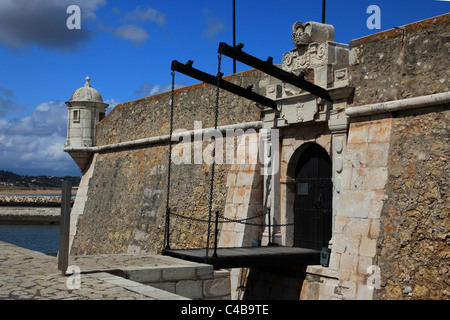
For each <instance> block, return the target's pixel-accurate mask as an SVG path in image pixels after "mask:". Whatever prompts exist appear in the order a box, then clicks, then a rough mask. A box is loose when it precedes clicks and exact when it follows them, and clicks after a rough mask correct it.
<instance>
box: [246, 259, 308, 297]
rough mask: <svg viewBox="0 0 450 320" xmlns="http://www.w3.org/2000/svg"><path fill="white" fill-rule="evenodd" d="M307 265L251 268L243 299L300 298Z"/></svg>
mask: <svg viewBox="0 0 450 320" xmlns="http://www.w3.org/2000/svg"><path fill="white" fill-rule="evenodd" d="M305 277H306V266H299V267H297V268H250V269H248V277H247V283H246V286H245V290H244V296H243V300H299V298H300V292H301V291H302V286H303V281H304V280H305Z"/></svg>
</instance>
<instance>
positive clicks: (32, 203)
mask: <svg viewBox="0 0 450 320" xmlns="http://www.w3.org/2000/svg"><path fill="white" fill-rule="evenodd" d="M73 201H74V198H72V204H73ZM60 214H61V197H60V196H21V195H5V196H0V224H59V217H60Z"/></svg>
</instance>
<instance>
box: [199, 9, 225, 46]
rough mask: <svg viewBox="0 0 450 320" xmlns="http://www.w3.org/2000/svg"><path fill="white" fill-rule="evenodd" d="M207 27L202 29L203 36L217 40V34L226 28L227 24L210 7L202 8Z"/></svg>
mask: <svg viewBox="0 0 450 320" xmlns="http://www.w3.org/2000/svg"><path fill="white" fill-rule="evenodd" d="M202 13H203V17H204V22H205V24H206V28H205V29H204V30H203V31H202V36H203V37H205V38H206V39H208V40H216V37H217V35H218V34H219V33H220V32H222V31H223V30H225V24H224V23H223V22H222V21H221V20H220V19H219V18H217V17H216V16H214V15H213V14H212V11H211V10H209V9H204V10H202Z"/></svg>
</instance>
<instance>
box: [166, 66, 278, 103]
mask: <svg viewBox="0 0 450 320" xmlns="http://www.w3.org/2000/svg"><path fill="white" fill-rule="evenodd" d="M192 63H193V62H192V61H189V62H188V63H186V64H183V63H181V62H178V61H177V60H173V61H172V67H171V70H173V71H177V72H180V73H183V74H185V75H187V76H190V77H192V78H195V79H197V80H200V81H202V82H206V83H209V84H212V85H214V86H216V85H219V88H221V89H224V90H227V91H229V92H231V93H234V94H236V95H238V96H240V97H243V98H246V99H249V100H252V101H254V102H256V103H259V104H262V105H264V106H266V107H269V108H272V109H275V110H277V103H276V102H275V101H274V100H272V99H269V98H266V97H264V96H262V95H260V94H257V93H255V92H253V91H252V90H251V89H245V88H242V87H240V86H238V85H235V84H233V83H231V82H228V81H225V80H223V79H222V74H219V75H217V76H213V75H210V74H208V73H205V72H203V71H200V70H197V69H195V68H193V67H192ZM217 80H219V81H217Z"/></svg>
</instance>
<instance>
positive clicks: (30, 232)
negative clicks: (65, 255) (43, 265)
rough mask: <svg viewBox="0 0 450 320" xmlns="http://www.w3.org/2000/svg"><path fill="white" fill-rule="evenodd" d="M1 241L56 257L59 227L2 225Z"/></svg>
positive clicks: (0, 227) (0, 230) (0, 229)
mask: <svg viewBox="0 0 450 320" xmlns="http://www.w3.org/2000/svg"><path fill="white" fill-rule="evenodd" d="M0 241H4V242H9V243H11V244H14V245H16V246H19V247H23V248H26V249H30V250H34V251H39V252H42V253H46V254H52V255H55V254H56V253H57V252H58V247H59V226H58V225H0Z"/></svg>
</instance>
